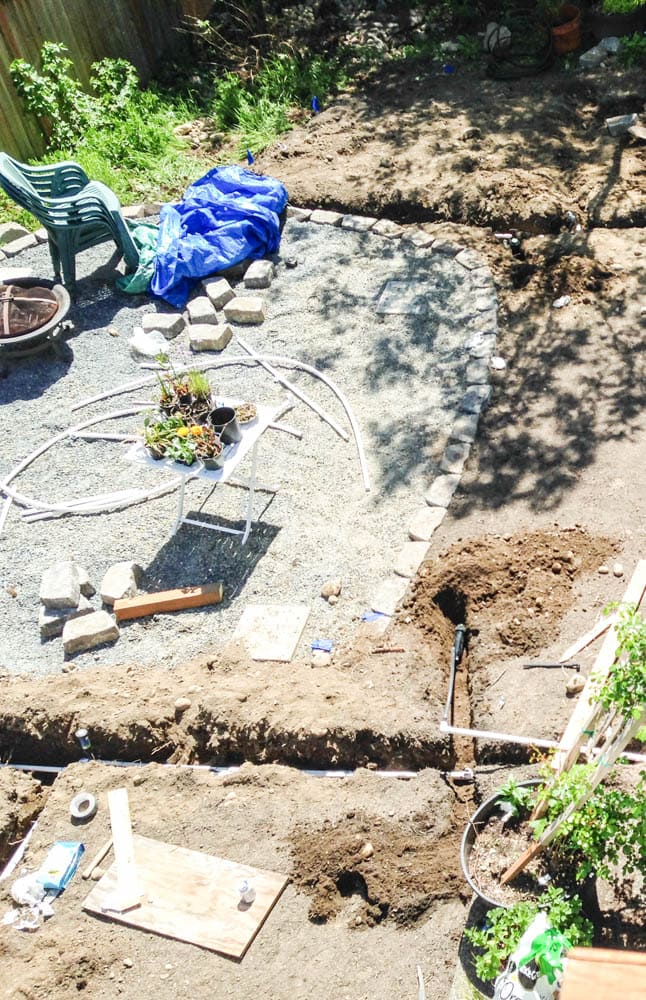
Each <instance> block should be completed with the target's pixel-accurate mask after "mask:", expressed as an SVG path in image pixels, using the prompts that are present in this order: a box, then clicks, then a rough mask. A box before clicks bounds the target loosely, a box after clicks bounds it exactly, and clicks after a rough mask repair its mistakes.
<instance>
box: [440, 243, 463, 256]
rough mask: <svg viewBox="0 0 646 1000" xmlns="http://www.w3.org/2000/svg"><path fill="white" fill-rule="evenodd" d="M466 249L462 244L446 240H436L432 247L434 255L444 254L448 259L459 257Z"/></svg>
mask: <svg viewBox="0 0 646 1000" xmlns="http://www.w3.org/2000/svg"><path fill="white" fill-rule="evenodd" d="M464 249H465V247H463V246H462V244H461V243H456V242H455V241H454V240H445V239H437V240H435V242H434V243H433V246H432V250H433V253H443V254H445V255H446V256H447V257H457V255H458V254H459V253H461V252H462V250H464Z"/></svg>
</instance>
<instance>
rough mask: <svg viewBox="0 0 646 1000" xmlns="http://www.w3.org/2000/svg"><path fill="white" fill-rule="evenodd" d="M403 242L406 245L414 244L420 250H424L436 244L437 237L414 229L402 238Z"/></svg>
mask: <svg viewBox="0 0 646 1000" xmlns="http://www.w3.org/2000/svg"><path fill="white" fill-rule="evenodd" d="M402 240H404V241H405V242H406V243H412V244H413V246H414V247H417V248H418V249H419V250H424V249H425V248H426V247H430V246H431V245H432V244H433V243H435V236H432V235H431V234H430V233H425V232H424V230H423V229H413V230H407V231H406V232H405V233H404V235H403V236H402Z"/></svg>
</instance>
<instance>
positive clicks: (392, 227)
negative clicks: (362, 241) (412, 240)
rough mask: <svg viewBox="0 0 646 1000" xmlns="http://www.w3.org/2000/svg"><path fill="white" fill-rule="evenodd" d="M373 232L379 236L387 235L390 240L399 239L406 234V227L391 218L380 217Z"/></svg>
mask: <svg viewBox="0 0 646 1000" xmlns="http://www.w3.org/2000/svg"><path fill="white" fill-rule="evenodd" d="M372 232H373V233H376V234H377V236H385V237H386V238H387V239H389V240H396V239H399V237H400V236H402V235H403V234H404V227H403V226H400V225H398V224H397V223H396V222H392V221H391V220H390V219H379V221H378V222H375V224H374V226H373V227H372Z"/></svg>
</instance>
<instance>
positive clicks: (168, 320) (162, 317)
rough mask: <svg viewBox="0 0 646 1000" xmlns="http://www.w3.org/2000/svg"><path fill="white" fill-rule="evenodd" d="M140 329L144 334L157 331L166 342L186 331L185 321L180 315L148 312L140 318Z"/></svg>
mask: <svg viewBox="0 0 646 1000" xmlns="http://www.w3.org/2000/svg"><path fill="white" fill-rule="evenodd" d="M141 327H142V329H143V331H144V333H151V331H152V330H159V331H160V332H161V333H163V334H164V336H165V337H166V340H172V339H173V337H177V336H178V335H179V334H180V333H181V332H182V331H183V330H184V329H186V320H185V319H184V317H183V316H182V314H181V313H164V312H150V313H144V315H143V316H142V317H141Z"/></svg>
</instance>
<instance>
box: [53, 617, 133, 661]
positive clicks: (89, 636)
mask: <svg viewBox="0 0 646 1000" xmlns="http://www.w3.org/2000/svg"><path fill="white" fill-rule="evenodd" d="M120 634H121V633H120V632H119V626H118V625H117V623H116V622H115V620H114V618H112V616H111V615H109V614H108V612H107V611H93V612H92V613H91V614H89V615H81V616H80V617H79V618H71V619H70V620H69V621H67V622H65V627H64V628H63V649H64V650H65V652H66V653H81V652H83V651H84V650H86V649H94V647H95V646H101V645H102V644H103V643H104V642H114V641H115V639H118V638H119V635H120Z"/></svg>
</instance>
